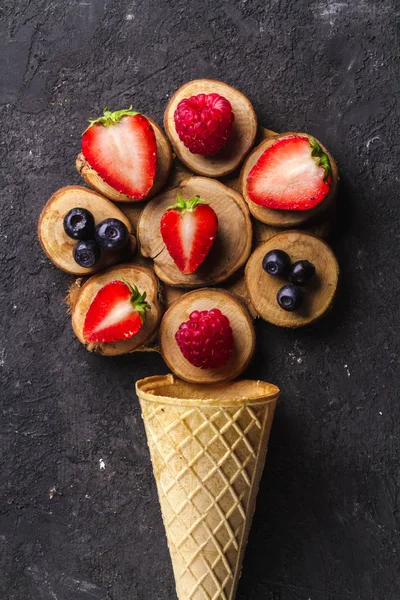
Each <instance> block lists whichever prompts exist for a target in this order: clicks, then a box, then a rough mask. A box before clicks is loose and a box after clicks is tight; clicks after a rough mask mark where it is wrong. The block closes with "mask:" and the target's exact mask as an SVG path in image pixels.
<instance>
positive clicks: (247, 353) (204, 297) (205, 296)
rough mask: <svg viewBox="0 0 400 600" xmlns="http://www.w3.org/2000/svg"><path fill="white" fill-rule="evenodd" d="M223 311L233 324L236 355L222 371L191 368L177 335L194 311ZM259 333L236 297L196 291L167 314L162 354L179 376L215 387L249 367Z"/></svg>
mask: <svg viewBox="0 0 400 600" xmlns="http://www.w3.org/2000/svg"><path fill="white" fill-rule="evenodd" d="M213 308H219V309H220V310H221V312H222V313H223V314H224V315H226V316H227V317H228V319H229V321H230V324H231V327H232V331H233V338H234V352H233V356H232V357H231V359H230V360H229V362H228V363H227V364H226V365H225V366H223V367H221V368H220V369H200V368H198V367H194V366H193V365H191V364H190V363H189V362H188V361H187V360H186V358H185V357H184V356H183V354H182V352H181V351H180V349H179V346H178V344H177V343H176V341H175V333H176V332H177V331H178V329H179V326H180V324H181V323H183V322H184V321H187V320H188V319H189V315H190V314H191V312H193V311H194V310H211V309H213ZM255 339H256V338H255V331H254V326H253V322H252V319H251V316H250V315H249V313H248V311H247V309H246V308H245V306H244V305H243V304H242V303H241V302H240V301H239V300H238V299H237V298H235V297H234V296H233V295H232V294H230V293H229V292H227V291H225V290H221V289H215V288H214V289H213V288H208V289H202V290H194V291H192V292H188V293H187V294H184V295H183V296H182V297H181V298H179V299H178V300H176V301H175V302H174V303H173V304H172V305H171V306H170V307H169V308H168V310H167V312H166V313H165V315H164V317H163V318H162V321H161V325H160V333H159V340H160V348H161V354H162V356H163V358H164V360H165V362H166V363H167V365H168V367H169V368H170V369H171V371H172V372H173V373H175V375H177V376H178V377H180V378H181V379H184V380H185V381H190V382H194V383H215V382H217V381H228V380H229V379H234V378H236V377H238V376H239V375H240V374H241V373H242V372H243V371H244V369H245V368H246V367H247V365H248V364H249V362H250V360H251V358H252V356H253V354H254V349H255Z"/></svg>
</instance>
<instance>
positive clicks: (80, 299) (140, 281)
mask: <svg viewBox="0 0 400 600" xmlns="http://www.w3.org/2000/svg"><path fill="white" fill-rule="evenodd" d="M118 280H125V281H128V282H129V283H131V284H132V285H136V286H137V287H138V289H139V292H140V293H143V292H146V294H147V296H146V300H147V301H148V303H149V304H150V309H149V310H148V311H147V312H146V318H145V321H144V323H143V326H142V329H141V330H140V331H139V333H138V334H137V335H135V336H134V337H133V338H131V339H129V340H123V341H121V342H115V343H87V342H86V340H85V338H84V336H83V326H84V323H85V317H86V313H87V311H88V310H89V307H90V305H91V303H92V301H93V300H94V298H95V296H96V294H97V292H98V291H99V290H100V289H101V288H102V287H103V286H104V285H106V283H110V282H111V281H118ZM70 301H71V302H72V303H71V306H70V310H71V314H72V328H73V330H74V333H75V335H76V337H77V338H78V340H79V341H80V342H81V343H82V344H83V345H84V346H85V347H86V349H87V350H89V351H90V352H96V353H98V354H104V355H105V356H118V355H120V354H127V353H129V352H134V351H135V350H141V349H146V348H145V345H146V343H147V342H149V341H150V340H151V339H152V338H153V337H154V336H155V334H156V332H157V328H158V325H159V322H160V318H161V307H160V304H159V301H158V286H157V279H156V278H155V276H154V274H153V272H152V270H151V269H148V268H146V267H141V266H138V265H133V264H124V265H118V266H116V267H112V268H111V269H107V271H103V272H102V273H99V274H97V275H93V276H92V277H90V278H89V279H88V280H87V281H86V282H85V283H84V284H83V286H82V287H81V288H80V290H79V294H76V292H74V296H72V297H71V298H70Z"/></svg>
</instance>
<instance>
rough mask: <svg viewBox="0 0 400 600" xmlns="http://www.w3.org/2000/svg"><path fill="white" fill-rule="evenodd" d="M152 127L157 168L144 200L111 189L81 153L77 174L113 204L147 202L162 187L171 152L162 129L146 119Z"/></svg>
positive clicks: (169, 168) (165, 179)
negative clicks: (155, 144) (155, 146)
mask: <svg viewBox="0 0 400 600" xmlns="http://www.w3.org/2000/svg"><path fill="white" fill-rule="evenodd" d="M146 119H148V121H149V122H150V124H151V126H152V127H153V130H154V133H155V136H156V142H157V168H156V177H155V179H154V184H153V187H152V188H151V190H150V192H149V193H148V195H147V196H146V198H141V199H140V200H135V199H134V198H131V197H129V196H126V195H125V194H121V193H120V192H118V191H117V190H115V189H114V188H113V187H111V186H110V185H109V184H108V183H106V182H105V181H104V179H102V178H101V177H100V175H99V174H98V173H97V171H95V170H94V169H92V167H91V166H90V165H89V163H88V162H87V160H86V159H85V157H84V156H83V154H82V152H81V153H79V154H78V156H77V158H76V163H75V164H76V168H77V169H78V172H79V173H80V174H81V175H82V177H83V179H84V180H85V182H86V183H87V184H88V185H89V186H90V187H91V188H93V189H94V190H96V191H98V192H99V193H100V194H103V196H106V198H109V199H110V200H113V201H114V202H141V201H143V200H148V199H149V198H153V196H155V195H156V194H158V192H159V191H160V190H161V189H162V188H163V187H164V185H165V183H166V181H167V179H168V175H169V172H170V170H171V165H172V151H171V147H170V145H169V143H168V140H167V138H166V137H165V135H164V133H163V131H162V129H161V128H160V127H159V126H158V125H157V123H156V122H155V121H153V120H152V119H150V118H149V117H146Z"/></svg>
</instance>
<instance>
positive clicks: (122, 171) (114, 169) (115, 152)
mask: <svg viewBox="0 0 400 600" xmlns="http://www.w3.org/2000/svg"><path fill="white" fill-rule="evenodd" d="M82 153H83V156H84V157H85V158H86V160H87V162H88V163H89V165H90V166H91V167H92V168H93V169H94V170H95V171H96V172H97V173H98V174H99V175H100V177H101V178H102V179H104V181H105V182H106V183H108V184H109V185H110V186H111V187H113V188H114V189H115V190H117V191H118V192H121V193H122V194H125V195H126V196H129V197H130V198H135V199H137V200H139V199H141V198H144V197H145V196H146V195H147V194H148V193H149V191H150V190H151V188H152V187H153V183H154V178H155V176H156V163H157V144H156V136H155V134H154V131H153V128H152V126H151V125H150V123H149V121H148V120H147V119H146V117H144V116H143V115H141V114H139V113H137V112H134V111H132V106H131V107H130V108H128V109H127V110H117V111H116V112H110V111H109V110H107V108H106V109H105V110H104V115H103V116H102V117H99V118H98V119H94V120H90V125H89V127H88V128H87V129H86V131H85V132H84V133H83V136H82Z"/></svg>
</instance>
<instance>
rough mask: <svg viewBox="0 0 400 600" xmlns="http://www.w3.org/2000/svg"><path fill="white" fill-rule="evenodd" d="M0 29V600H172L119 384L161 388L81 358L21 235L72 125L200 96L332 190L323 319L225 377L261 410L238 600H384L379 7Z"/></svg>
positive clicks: (64, 18) (389, 89) (69, 178)
mask: <svg viewBox="0 0 400 600" xmlns="http://www.w3.org/2000/svg"><path fill="white" fill-rule="evenodd" d="M0 14H1V34H2V35H1V63H0V76H1V89H0V104H1V107H0V110H1V146H0V151H1V167H2V169H1V184H2V185H1V188H2V193H1V203H2V209H1V219H0V228H1V230H0V235H1V249H0V257H1V264H2V280H3V283H2V287H1V292H0V293H1V317H0V318H1V332H2V339H1V347H0V350H1V352H0V359H1V360H0V374H1V380H2V392H1V404H2V417H1V424H0V439H1V485H0V489H1V496H2V499H1V503H0V556H1V567H0V573H1V575H0V598H1V599H2V600H72V599H74V600H89V599H95V600H106V599H112V600H164V599H167V598H168V599H171V600H172V599H173V598H175V595H174V585H173V578H172V571H171V568H170V563H169V557H168V553H167V547H166V542H165V539H164V534H163V529H162V523H161V517H160V513H159V508H158V505H157V498H156V489H155V484H154V483H153V478H152V474H151V469H150V462H149V456H148V451H147V448H146V443H145V437H144V430H143V426H142V423H141V419H140V412H139V407H138V404H137V401H136V398H135V395H134V387H133V386H134V381H135V380H136V379H137V378H139V377H143V376H146V375H150V374H155V373H163V372H166V367H165V366H164V364H163V362H162V360H161V358H160V357H159V356H157V355H152V354H151V355H141V354H136V355H133V356H127V357H122V358H118V359H106V358H102V357H98V356H93V355H90V354H89V353H87V352H86V351H85V350H84V348H83V347H82V346H80V344H79V343H78V341H77V340H76V339H75V338H74V336H73V333H72V330H71V326H70V319H69V317H68V316H67V315H66V311H65V307H64V305H63V297H64V295H65V293H66V290H67V286H68V283H69V280H68V277H67V276H66V275H65V274H64V273H62V272H60V271H58V270H57V269H56V268H55V267H54V266H53V265H51V264H50V263H49V261H48V260H47V259H46V258H45V256H44V255H43V253H42V252H41V250H40V247H39V243H38V241H37V239H36V223H37V219H38V216H39V213H40V210H41V208H42V206H43V204H44V202H45V201H46V200H47V198H48V197H49V196H50V194H51V193H52V192H53V191H55V190H56V189H57V188H59V187H61V186H63V185H66V184H71V183H80V180H79V177H78V175H77V173H76V171H75V167H74V158H75V155H76V153H77V151H78V149H79V145H80V133H81V132H82V130H83V129H84V127H85V125H86V122H87V118H88V117H89V116H95V115H98V113H99V112H100V111H101V110H102V109H103V108H104V107H105V106H109V107H112V108H119V107H123V106H127V105H129V104H130V103H133V104H134V106H135V107H137V108H138V109H139V110H143V111H144V112H146V113H147V114H149V115H150V116H152V117H153V118H155V119H156V120H157V121H158V122H161V118H162V114H163V108H164V106H165V103H166V101H167V99H168V97H169V96H170V95H171V94H172V93H173V92H174V91H175V89H176V88H177V87H178V86H179V85H180V84H182V83H184V82H185V81H187V80H190V79H192V78H196V77H203V76H206V77H213V78H220V79H223V80H225V81H227V82H228V83H231V84H233V85H235V86H237V87H238V88H240V89H241V90H242V91H243V92H244V93H246V94H247V95H248V96H249V97H250V98H251V100H252V101H253V103H254V105H255V108H256V110H257V113H258V115H259V118H260V120H261V122H262V123H264V124H265V125H266V126H267V127H269V128H271V129H273V130H276V131H285V130H300V131H303V130H306V131H309V132H311V133H313V134H315V136H317V137H318V138H320V139H321V140H322V141H323V142H324V143H325V144H326V145H327V147H328V148H329V149H330V151H331V152H332V153H333V154H334V156H336V158H337V160H338V162H339V165H340V168H341V173H342V191H341V199H342V210H341V217H340V231H339V235H338V237H337V239H336V240H335V242H334V248H335V250H336V252H337V255H338V258H339V261H340V264H341V269H342V279H341V289H340V293H339V296H338V299H337V303H336V306H335V309H334V310H333V311H332V312H331V314H330V315H329V316H328V317H327V318H325V319H324V320H323V321H321V322H320V323H319V324H317V325H315V326H313V327H310V328H308V329H305V330H302V331H294V332H291V331H284V330H280V329H277V328H274V327H273V326H270V325H268V324H267V323H263V322H261V323H258V325H257V332H258V339H259V347H258V353H257V358H256V360H255V362H254V364H253V365H252V367H251V368H250V369H249V371H248V375H249V376H251V377H256V378H262V379H267V380H271V381H272V382H274V383H276V384H278V385H279V386H280V387H281V388H282V390H283V394H282V398H281V401H280V404H279V408H278V410H277V415H276V420H275V424H274V427H273V433H272V440H271V444H270V452H269V455H268V459H267V467H266V470H265V473H264V476H263V480H262V485H261V491H260V494H259V499H258V509H257V512H256V516H255V522H254V526H253V530H252V533H251V536H250V541H249V546H248V551H247V555H246V559H245V565H244V570H243V577H242V581H241V584H240V589H239V593H238V599H239V600H264V599H265V600H272V599H273V600H345V599H349V600H398V599H399V597H400V573H399V552H400V535H399V526H400V467H399V452H400V404H399V402H398V398H399V379H398V362H399V354H398V352H399V345H398V340H397V331H396V325H398V321H397V322H396V317H398V310H397V305H398V294H399V284H398V278H397V277H396V272H397V274H398V264H397V259H396V253H397V256H398V244H399V233H398V232H399V209H398V206H399V199H398V185H399V166H398V165H399V160H400V154H399V141H398V140H399V137H398V124H399V122H398V117H399V112H398V108H399V107H398V104H397V100H398V97H399V86H398V81H399V70H398V64H399V63H398V47H399V46H398V39H396V34H397V31H398V24H399V5H398V2H396V0H380V1H379V2H377V1H375V0H362V1H361V0H360V1H358V2H350V1H349V2H347V1H343V2H334V1H332V0H323V1H320V0H312V1H309V0H296V1H295V0H268V1H267V2H263V1H262V0H242V1H240V2H231V1H229V0H224V1H221V0H216V2H213V1H212V0H204V2H196V1H193V0H185V1H179V0H174V1H172V2H157V0H149V1H148V2H145V1H144V0H130V1H128V0H86V1H83V0H82V1H79V2H77V1H75V0H70V1H68V2H63V1H61V0H58V1H57V0H56V1H51V0H32V1H31V0H17V1H13V0H3V1H2V2H1V6H0ZM396 116H397V123H396ZM396 371H397V377H396ZM101 461H104V464H105V468H104V469H101V467H100V465H101V464H103V463H102V462H101ZM54 487H55V488H56V493H55V495H54V497H53V498H52V499H50V495H51V494H50V490H51V489H52V488H54Z"/></svg>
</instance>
